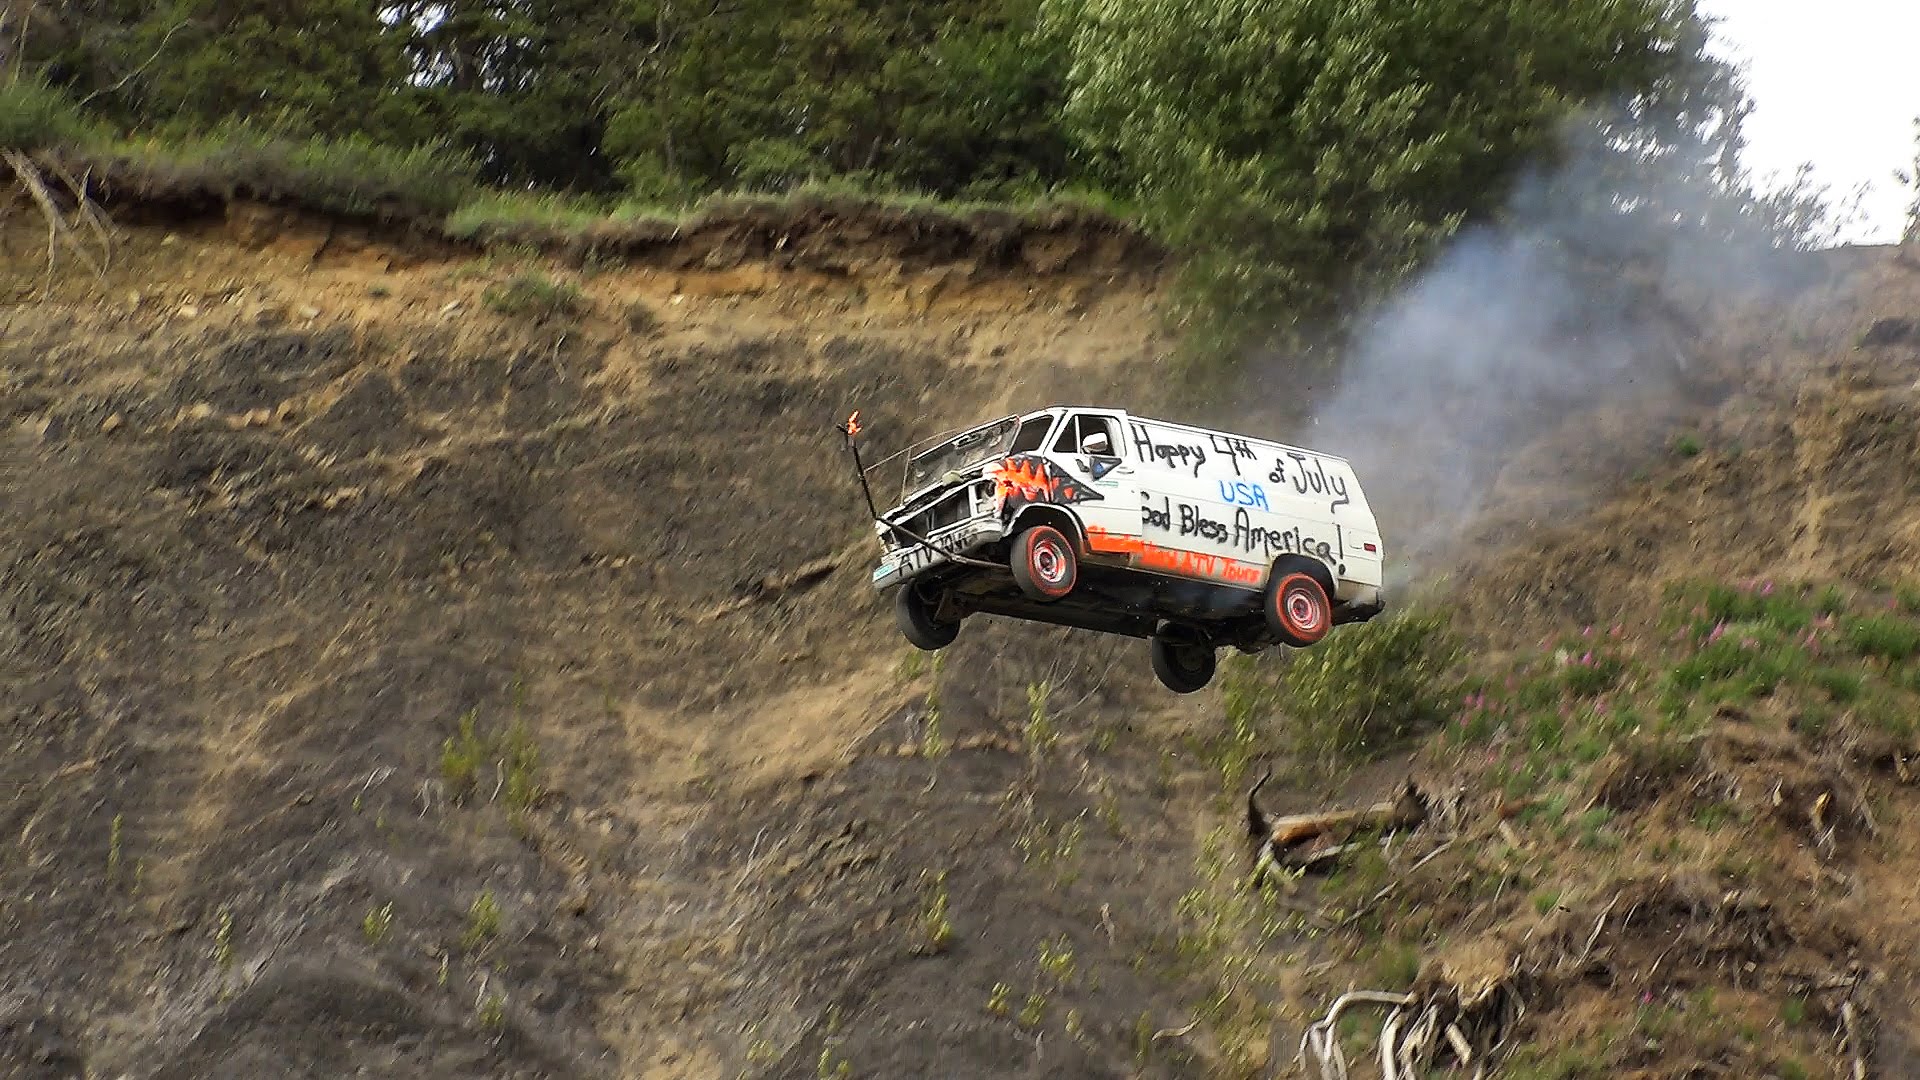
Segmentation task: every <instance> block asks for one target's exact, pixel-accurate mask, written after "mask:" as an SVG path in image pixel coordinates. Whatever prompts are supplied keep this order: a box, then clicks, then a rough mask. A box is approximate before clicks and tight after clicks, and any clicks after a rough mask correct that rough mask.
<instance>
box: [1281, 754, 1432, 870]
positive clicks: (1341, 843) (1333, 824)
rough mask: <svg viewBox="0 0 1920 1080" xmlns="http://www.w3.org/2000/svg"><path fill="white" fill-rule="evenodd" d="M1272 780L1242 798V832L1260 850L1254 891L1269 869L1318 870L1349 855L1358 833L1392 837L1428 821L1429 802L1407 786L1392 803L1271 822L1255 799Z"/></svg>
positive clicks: (1327, 811) (1317, 813)
mask: <svg viewBox="0 0 1920 1080" xmlns="http://www.w3.org/2000/svg"><path fill="white" fill-rule="evenodd" d="M1272 776H1273V773H1272V771H1271V770H1269V771H1268V772H1267V773H1266V774H1265V775H1263V776H1261V777H1260V779H1259V780H1258V781H1257V782H1255V783H1254V785H1253V788H1252V790H1250V791H1248V792H1247V832H1248V835H1249V836H1251V837H1252V838H1254V839H1255V841H1256V842H1257V843H1258V845H1259V849H1258V852H1257V854H1256V859H1255V866H1254V875H1253V877H1254V884H1255V886H1256V887H1258V886H1259V885H1260V884H1261V883H1262V882H1263V881H1264V876H1265V873H1266V871H1267V870H1268V869H1269V868H1273V869H1286V870H1291V871H1295V872H1300V871H1305V870H1309V869H1318V868H1320V867H1322V866H1325V865H1328V864H1330V863H1332V862H1334V861H1335V860H1337V859H1338V858H1339V857H1340V856H1341V855H1343V854H1345V853H1347V852H1348V851H1351V850H1353V848H1354V847H1356V846H1358V845H1357V841H1358V838H1359V837H1360V836H1361V835H1362V834H1363V833H1368V832H1379V833H1382V834H1386V835H1391V834H1393V833H1395V832H1398V831H1401V830H1405V829H1412V828H1416V827H1418V826H1419V825H1421V824H1423V823H1424V822H1425V821H1426V820H1427V810H1428V805H1429V803H1428V799H1427V797H1426V795H1425V794H1424V793H1422V792H1421V791H1420V789H1419V788H1417V787H1415V786H1414V784H1413V781H1412V780H1408V781H1407V783H1406V786H1405V787H1403V788H1402V789H1401V791H1400V794H1399V795H1398V796H1397V797H1395V798H1393V799H1389V800H1386V801H1383V802H1378V803H1375V804H1373V805H1372V806H1366V807H1361V808H1359V809H1352V810H1324V811H1318V812H1315V813H1310V814H1291V815H1288V816H1286V817H1281V818H1271V817H1269V816H1267V813H1266V811H1265V810H1264V809H1262V808H1261V806H1260V799H1259V795H1260V789H1261V787H1263V786H1264V785H1265V784H1266V782H1267V781H1268V780H1269V779H1271V778H1272Z"/></svg>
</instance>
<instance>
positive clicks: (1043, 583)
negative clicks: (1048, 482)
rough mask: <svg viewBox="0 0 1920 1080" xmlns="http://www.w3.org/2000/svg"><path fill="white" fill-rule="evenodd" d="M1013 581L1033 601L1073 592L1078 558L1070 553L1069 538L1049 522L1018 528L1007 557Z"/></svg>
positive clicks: (1076, 578) (1070, 544)
mask: <svg viewBox="0 0 1920 1080" xmlns="http://www.w3.org/2000/svg"><path fill="white" fill-rule="evenodd" d="M1007 561H1008V563H1009V565H1010V566H1011V568H1012V570H1013V583H1014V584H1016V585H1018V586H1020V591H1021V592H1023V593H1026V594H1027V595H1028V596H1030V597H1032V598H1033V599H1035V600H1040V601H1051V600H1058V599H1060V598H1061V597H1063V596H1065V595H1067V594H1068V593H1070V592H1072V591H1073V587H1074V585H1075V584H1077V583H1078V582H1079V580H1080V560H1079V558H1078V557H1077V556H1075V555H1074V553H1073V541H1071V540H1068V539H1067V536H1066V534H1065V533H1063V532H1061V531H1060V530H1059V529H1056V528H1054V527H1053V526H1051V525H1035V526H1032V527H1031V528H1026V529H1022V530H1020V535H1018V536H1016V537H1014V538H1013V552H1012V554H1011V556H1010V557H1009V558H1008V560H1007Z"/></svg>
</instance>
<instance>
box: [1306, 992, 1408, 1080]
mask: <svg viewBox="0 0 1920 1080" xmlns="http://www.w3.org/2000/svg"><path fill="white" fill-rule="evenodd" d="M1418 1000H1419V999H1418V998H1416V997H1414V996H1413V995H1412V994H1394V993H1389V992H1387V991H1385V990H1349V991H1347V992H1346V993H1344V994H1341V995H1340V996H1339V997H1338V998H1335V999H1334V1002H1333V1005H1332V1007H1330V1008H1329V1009H1327V1015H1326V1016H1325V1017H1323V1018H1322V1019H1320V1020H1319V1021H1318V1022H1316V1023H1315V1024H1314V1025H1313V1026H1312V1027H1309V1028H1308V1029H1307V1033H1306V1034H1305V1035H1302V1036H1301V1037H1300V1053H1299V1055H1298V1056H1299V1060H1300V1061H1301V1062H1302V1063H1304V1062H1305V1061H1306V1059H1307V1050H1308V1049H1309V1048H1311V1049H1312V1050H1313V1054H1314V1057H1315V1058H1316V1059H1317V1060H1318V1061H1319V1063H1320V1076H1321V1078H1322V1080H1336V1078H1337V1080H1347V1057H1346V1055H1345V1054H1344V1053H1342V1052H1341V1050H1340V1035H1339V1033H1338V1032H1337V1031H1336V1030H1335V1025H1337V1024H1339V1023H1340V1015H1341V1014H1342V1013H1344V1012H1346V1011H1347V1010H1348V1009H1350V1008H1352V1007H1353V1006H1355V1005H1391V1006H1394V1008H1395V1010H1396V1011H1395V1013H1394V1016H1396V1017H1397V1016H1398V1015H1399V1012H1398V1010H1400V1009H1404V1008H1406V1007H1407V1006H1409V1005H1412V1004H1413V1003H1414V1002H1416V1001H1418ZM1392 1022H1393V1021H1392V1019H1389V1020H1388V1023H1389V1024H1391V1023H1392Z"/></svg>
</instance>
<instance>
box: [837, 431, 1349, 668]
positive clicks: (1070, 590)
mask: <svg viewBox="0 0 1920 1080" xmlns="http://www.w3.org/2000/svg"><path fill="white" fill-rule="evenodd" d="M857 417H858V414H856V416H855V419H854V420H852V421H850V422H849V425H848V427H847V428H843V429H842V431H843V432H845V433H846V434H847V438H848V444H849V446H850V447H851V448H852V449H853V452H854V456H855V461H856V464H857V463H858V461H859V450H858V447H857V445H855V444H854V438H855V436H857V434H858V432H859V428H858V422H857ZM895 469H897V470H898V473H897V475H898V478H899V483H900V495H899V502H898V504H897V505H896V506H895V507H894V508H893V509H891V510H888V511H887V512H885V513H876V514H875V515H874V517H875V528H876V530H877V531H878V533H879V536H880V539H881V543H882V545H883V547H884V549H885V553H884V555H883V556H882V558H881V560H880V565H879V567H878V568H877V569H876V570H874V572H873V584H874V586H875V587H876V588H881V589H885V588H889V587H896V586H897V587H898V590H899V591H898V594H897V596H896V598H895V605H894V608H895V613H896V616H897V619H898V622H899V625H900V629H901V631H902V633H904V634H905V635H906V638H907V640H908V641H910V642H912V643H913V644H914V645H916V646H918V647H919V648H922V649H928V650H933V649H941V648H944V647H946V646H947V645H949V644H951V643H952V642H953V640H954V638H955V637H956V636H957V635H958V634H959V632H960V625H961V623H962V621H963V620H965V619H966V617H967V616H969V615H973V614H987V615H1002V616H1008V617H1012V618H1017V619H1028V620H1031V621H1034V622H1043V623H1051V624H1055V625H1060V626H1074V627H1080V628H1082V629H1086V630H1095V631H1101V632H1105V633H1111V634H1123V635H1126V636H1130V637H1141V638H1146V639H1148V640H1149V641H1150V642H1151V643H1152V650H1151V651H1152V660H1153V670H1154V673H1155V674H1156V675H1158V676H1159V678H1160V681H1161V682H1162V683H1164V684H1165V685H1166V686H1167V687H1168V688H1169V689H1171V690H1173V691H1175V692H1176V693H1191V692H1193V691H1195V690H1199V689H1200V688H1202V687H1204V686H1206V685H1207V684H1208V683H1209V682H1210V681H1212V679H1213V674H1214V668H1215V662H1216V650H1217V649H1219V648H1221V647H1223V646H1232V647H1235V648H1238V649H1240V650H1242V651H1245V652H1258V651H1260V650H1262V649H1265V648H1267V647H1269V646H1272V645H1275V644H1284V645H1288V646H1292V647H1295V648H1305V647H1307V646H1309V645H1312V644H1314V643H1316V642H1318V641H1319V640H1321V639H1322V638H1323V637H1325V636H1326V634H1327V632H1328V631H1329V630H1331V629H1332V628H1333V627H1334V626H1336V625H1339V624H1342V623H1348V622H1359V621H1364V620H1367V619H1370V618H1372V617H1374V616H1375V615H1377V614H1379V613H1380V611H1381V610H1382V609H1383V607H1384V600H1383V597H1382V593H1381V561H1382V558H1383V557H1384V552H1383V550H1382V545H1381V540H1380V534H1379V527H1378V526H1377V525H1376V524H1375V523H1374V518H1373V511H1372V510H1370V509H1369V508H1368V506H1367V499H1366V495H1365V494H1364V493H1363V492H1362V491H1361V488H1360V481H1359V479H1358V478H1357V477H1356V476H1355V475H1354V472H1353V469H1352V467H1351V466H1350V465H1349V464H1348V463H1347V462H1346V461H1345V460H1344V459H1342V458H1338V457H1334V456H1331V455H1328V454H1323V453H1319V452H1317V451H1314V450H1308V449H1304V448H1302V447H1296V446H1287V445H1285V444H1282V443H1275V442H1268V441H1265V440H1262V439H1255V438H1250V437H1248V436H1245V435H1237V434H1234V433H1232V432H1226V431H1215V430H1211V429H1208V428H1198V427H1190V426H1187V425H1185V424H1176V423H1170V422H1168V421H1165V420H1152V419H1148V418H1147V417H1143V416H1133V415H1131V414H1129V413H1127V412H1124V411H1122V410H1119V409H1100V408H1085V407H1078V406H1055V407H1052V408H1047V409H1042V410H1040V411H1038V412H1033V413H1029V414H1027V415H1025V416H1009V417H1004V418H1002V419H999V420H995V421H993V422H991V423H987V424H982V425H980V426H978V427H974V428H970V429H968V430H966V431H962V432H960V433H958V434H949V435H943V436H940V437H937V438H935V439H933V440H929V441H928V442H926V443H922V444H919V445H917V446H915V447H912V448H909V449H908V450H905V451H902V452H901V453H900V454H897V455H895V456H894V457H892V458H889V459H887V460H886V461H883V462H882V463H880V464H879V465H876V466H873V467H872V468H870V469H866V468H863V469H862V470H861V483H862V485H863V487H864V488H866V490H867V492H868V504H869V508H871V507H872V487H873V485H874V484H875V483H878V482H880V481H881V480H882V479H883V478H886V479H887V480H888V482H889V483H890V482H891V477H892V476H894V475H895V473H894V470H895Z"/></svg>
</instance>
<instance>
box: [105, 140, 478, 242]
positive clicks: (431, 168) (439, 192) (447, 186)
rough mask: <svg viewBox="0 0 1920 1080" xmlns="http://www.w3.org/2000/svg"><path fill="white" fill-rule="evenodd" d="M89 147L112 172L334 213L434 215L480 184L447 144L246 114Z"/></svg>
mask: <svg viewBox="0 0 1920 1080" xmlns="http://www.w3.org/2000/svg"><path fill="white" fill-rule="evenodd" d="M88 156H89V157H90V158H91V159H93V160H94V162H95V163H96V164H98V165H100V166H101V167H102V168H103V170H104V171H105V172H107V173H108V174H110V175H111V174H114V173H123V174H132V175H135V176H138V177H139V178H141V179H143V180H144V181H146V182H147V183H149V184H153V185H155V186H160V187H193V186H199V187H203V188H206V189H209V190H215V191H225V192H244V193H246V194H248V195H250V196H252V197H254V198H257V199H261V200H265V201H271V202H286V203H292V204H294V205H298V206H303V207H307V208H309V209H313V210H319V211H324V212H328V213H337V214H346V215H352V216H360V217H364V216H377V217H385V218H399V219H406V218H438V217H444V216H445V215H447V214H449V213H451V212H453V210H454V209H456V208H457V207H459V205H460V204H461V203H463V202H465V201H466V200H467V199H468V197H469V196H470V195H471V193H472V191H473V190H474V184H475V181H474V176H475V173H476V170H475V167H474V165H473V162H472V161H471V160H469V159H468V158H467V157H466V156H465V155H463V154H461V153H458V152H456V151H453V150H450V149H448V148H447V147H445V146H440V145H428V146H416V147H411V148H408V147H396V146H389V145H387V144H385V143H379V142H375V141H374V140H372V139H370V138H368V137H366V136H364V135H354V136H350V137H347V138H342V139H327V138H294V137H291V136H287V135H282V134H278V133H275V132H271V131H266V130H263V129H260V128H257V127H253V126H250V125H247V124H240V123H234V124H228V125H226V126H224V127H221V128H219V129H217V130H215V131H213V132H211V133H208V134H205V135H193V136H183V137H180V138H170V139H166V140H160V139H140V140H119V141H116V142H113V143H111V144H102V145H100V146H97V147H95V148H94V149H92V150H90V151H89V153H88Z"/></svg>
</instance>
